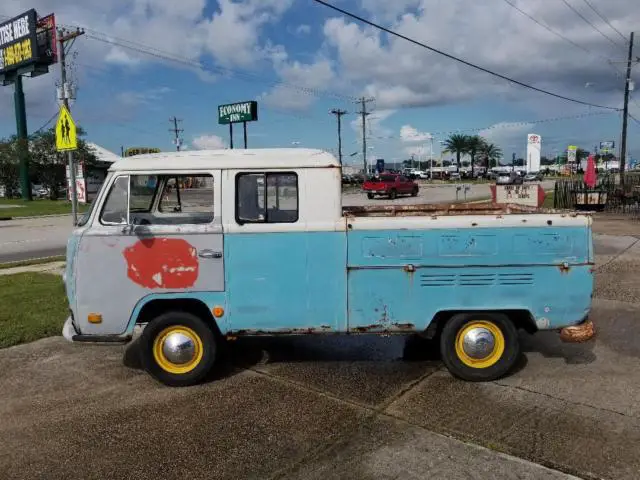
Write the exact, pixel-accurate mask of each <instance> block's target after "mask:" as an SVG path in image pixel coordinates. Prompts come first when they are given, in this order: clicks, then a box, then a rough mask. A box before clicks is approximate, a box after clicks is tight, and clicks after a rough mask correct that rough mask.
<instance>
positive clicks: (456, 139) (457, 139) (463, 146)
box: [444, 133, 468, 171]
mask: <svg viewBox="0 0 640 480" xmlns="http://www.w3.org/2000/svg"><path fill="white" fill-rule="evenodd" d="M467 138H468V137H467V135H463V134H460V133H454V134H453V135H451V136H450V137H449V138H447V139H446V140H445V141H444V151H445V152H448V153H455V155H456V165H457V167H458V171H460V157H461V156H462V155H464V154H465V153H467Z"/></svg>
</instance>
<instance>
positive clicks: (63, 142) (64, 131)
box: [56, 105, 84, 225]
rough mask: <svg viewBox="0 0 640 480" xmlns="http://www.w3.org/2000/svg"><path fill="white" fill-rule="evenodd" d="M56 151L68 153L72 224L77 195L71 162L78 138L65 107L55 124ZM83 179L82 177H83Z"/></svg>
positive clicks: (61, 108) (74, 174)
mask: <svg viewBox="0 0 640 480" xmlns="http://www.w3.org/2000/svg"><path fill="white" fill-rule="evenodd" d="M56 149H57V150H58V151H59V152H68V156H69V181H68V184H67V186H68V187H70V189H71V215H72V217H73V224H74V225H75V224H76V223H77V220H78V193H77V190H78V189H77V183H76V177H77V175H76V168H75V165H74V162H73V151H74V150H77V149H78V137H77V130H76V124H75V122H74V121H73V118H72V117H71V114H70V113H69V110H68V109H67V107H65V106H64V105H62V106H61V107H60V114H59V115H58V121H57V122H56ZM83 178H84V177H83Z"/></svg>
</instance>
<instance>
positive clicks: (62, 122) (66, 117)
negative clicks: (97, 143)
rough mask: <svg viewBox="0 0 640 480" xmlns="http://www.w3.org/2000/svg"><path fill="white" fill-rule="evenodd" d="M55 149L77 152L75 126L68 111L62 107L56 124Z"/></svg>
mask: <svg viewBox="0 0 640 480" xmlns="http://www.w3.org/2000/svg"><path fill="white" fill-rule="evenodd" d="M56 148H57V149H58V151H65V150H77V148H78V139H77V137H76V124H75V123H74V122H73V118H71V114H70V113H69V110H67V108H66V107H65V106H64V105H62V106H61V107H60V115H58V121H57V122H56Z"/></svg>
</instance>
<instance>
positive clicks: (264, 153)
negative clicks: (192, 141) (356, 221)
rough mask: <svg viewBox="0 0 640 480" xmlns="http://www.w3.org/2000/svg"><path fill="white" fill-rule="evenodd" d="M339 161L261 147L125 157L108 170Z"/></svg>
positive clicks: (325, 155) (285, 165) (331, 163)
mask: <svg viewBox="0 0 640 480" xmlns="http://www.w3.org/2000/svg"><path fill="white" fill-rule="evenodd" d="M339 166H340V164H339V163H338V161H337V160H336V158H335V157H334V156H333V155H332V154H330V153H328V152H325V151H323V150H314V149H308V148H260V149H246V150H245V149H234V150H230V149H227V150H187V151H183V152H161V153H149V154H145V155H135V156H133V157H126V158H123V159H121V160H118V161H117V162H115V163H113V164H112V165H111V168H109V170H111V171H121V170H139V171H161V170H207V169H212V168H214V169H217V168H222V169H225V168H256V169H261V168H321V167H339Z"/></svg>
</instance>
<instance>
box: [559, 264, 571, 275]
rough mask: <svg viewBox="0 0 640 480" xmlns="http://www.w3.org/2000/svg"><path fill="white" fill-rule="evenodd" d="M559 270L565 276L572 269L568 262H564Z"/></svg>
mask: <svg viewBox="0 0 640 480" xmlns="http://www.w3.org/2000/svg"><path fill="white" fill-rule="evenodd" d="M558 269H559V270H560V273H562V274H565V273H569V271H570V270H571V267H570V266H569V264H568V263H567V262H564V263H561V264H560V265H558Z"/></svg>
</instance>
